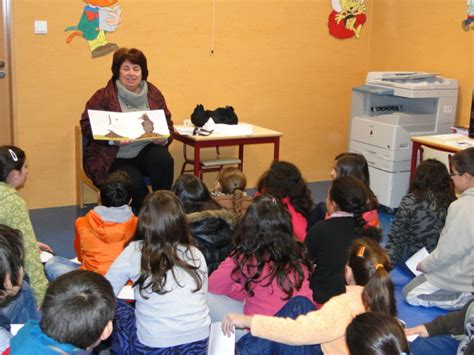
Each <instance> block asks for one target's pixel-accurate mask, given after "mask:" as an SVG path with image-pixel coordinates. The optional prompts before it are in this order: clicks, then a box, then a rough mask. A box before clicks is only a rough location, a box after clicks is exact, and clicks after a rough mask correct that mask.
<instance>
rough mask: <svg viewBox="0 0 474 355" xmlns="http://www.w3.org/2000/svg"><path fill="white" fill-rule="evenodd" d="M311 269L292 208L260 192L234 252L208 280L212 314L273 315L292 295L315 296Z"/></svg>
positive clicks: (215, 316) (216, 317) (218, 317)
mask: <svg viewBox="0 0 474 355" xmlns="http://www.w3.org/2000/svg"><path fill="white" fill-rule="evenodd" d="M310 271H311V263H310V261H309V260H308V258H307V255H306V251H305V248H304V245H303V244H302V243H300V242H298V241H297V240H296V239H295V237H294V235H293V228H292V225H291V218H290V215H289V213H288V211H287V210H286V208H285V207H284V206H283V204H282V203H281V202H280V201H278V199H276V198H274V197H273V196H270V195H260V196H258V197H256V198H255V200H254V202H253V203H252V204H251V205H250V206H249V208H248V210H247V213H246V214H245V216H244V218H243V220H242V222H241V224H240V225H239V227H238V229H237V231H236V234H235V237H234V250H233V252H232V253H231V255H230V256H229V257H228V258H227V259H226V260H224V261H223V262H222V263H221V264H220V265H219V268H218V269H217V270H216V271H215V272H214V273H213V274H212V275H211V276H210V278H209V295H208V300H209V308H210V311H211V318H212V320H213V321H220V320H221V319H222V316H223V315H225V314H226V313H228V312H230V311H240V312H242V311H243V313H244V314H248V315H252V314H265V315H274V314H275V313H277V312H278V311H279V310H280V309H281V308H282V307H283V306H284V305H285V303H287V302H288V300H289V299H291V298H292V297H295V296H304V297H306V298H308V299H311V298H312V292H311V289H310V288H309V282H308V276H309V272H310ZM218 295H219V296H218ZM240 335H241V334H240Z"/></svg>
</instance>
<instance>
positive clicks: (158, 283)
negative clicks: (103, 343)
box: [105, 190, 211, 354]
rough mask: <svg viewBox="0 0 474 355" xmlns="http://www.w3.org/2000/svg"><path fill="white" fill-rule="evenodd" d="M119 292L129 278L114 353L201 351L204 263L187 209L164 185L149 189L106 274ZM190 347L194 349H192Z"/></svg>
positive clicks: (205, 321) (205, 331) (205, 322)
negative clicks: (129, 300)
mask: <svg viewBox="0 0 474 355" xmlns="http://www.w3.org/2000/svg"><path fill="white" fill-rule="evenodd" d="M105 276H106V277H107V279H108V280H109V281H110V282H111V284H112V287H113V289H114V293H115V294H116V295H118V293H119V292H120V290H121V289H122V287H123V286H124V285H125V284H126V283H127V281H128V280H132V281H133V289H134V294H135V301H136V303H135V308H133V307H132V306H130V305H129V304H126V303H124V302H119V303H118V305H117V313H116V317H115V322H114V326H115V330H114V334H113V335H112V347H111V348H112V351H113V353H114V354H134V353H140V354H145V353H155V352H156V353H160V354H161V353H163V354H164V353H170V354H189V353H193V354H194V353H195V354H205V353H206V350H207V340H208V337H209V326H210V323H211V322H210V319H209V309H208V307H207V304H206V294H207V267H206V261H205V260H204V256H203V255H202V253H201V252H200V251H199V250H198V249H197V248H196V247H194V246H193V242H192V239H191V233H190V231H189V227H188V223H187V221H186V215H185V214H184V211H183V208H182V206H181V204H180V202H179V200H178V198H177V197H176V196H175V195H174V194H173V193H172V192H169V191H163V190H161V191H156V192H154V193H152V194H149V195H148V196H147V197H146V199H145V201H144V204H143V206H142V208H141V210H140V214H139V216H138V224H137V231H136V234H135V238H134V241H133V242H131V243H130V244H129V245H128V246H127V247H126V248H125V249H124V251H123V252H122V254H120V255H119V257H118V258H117V259H116V260H115V261H114V263H113V264H112V266H111V267H110V269H109V271H108V272H107V274H106V275H105ZM193 351H194V352H193Z"/></svg>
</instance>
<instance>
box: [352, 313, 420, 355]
mask: <svg viewBox="0 0 474 355" xmlns="http://www.w3.org/2000/svg"><path fill="white" fill-rule="evenodd" d="M346 343H347V347H348V348H349V351H350V353H351V355H400V354H405V355H409V354H410V349H409V348H408V341H407V338H406V336H405V332H404V330H403V327H402V325H401V324H400V321H398V319H396V318H394V317H391V316H389V315H386V314H382V313H377V312H367V313H362V314H359V315H358V316H356V317H355V318H354V319H353V320H352V322H351V323H350V324H349V325H348V326H347V329H346ZM415 354H418V353H415Z"/></svg>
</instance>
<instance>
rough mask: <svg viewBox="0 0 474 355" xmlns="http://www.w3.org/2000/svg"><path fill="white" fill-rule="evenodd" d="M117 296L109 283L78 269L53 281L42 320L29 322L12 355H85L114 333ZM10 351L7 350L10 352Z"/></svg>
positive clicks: (15, 340) (14, 343)
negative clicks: (113, 321)
mask: <svg viewBox="0 0 474 355" xmlns="http://www.w3.org/2000/svg"><path fill="white" fill-rule="evenodd" d="M114 311H115V297H114V294H113V291H112V287H111V286H110V284H109V283H108V282H107V280H106V279H105V278H104V277H103V276H101V275H98V274H96V273H93V272H91V271H85V270H76V271H73V272H71V273H68V274H67V275H63V276H60V277H59V278H58V279H57V280H56V281H54V282H52V283H51V284H50V285H49V287H48V289H47V291H46V296H45V298H44V302H43V305H42V307H41V314H42V315H41V321H29V322H27V323H26V324H25V325H24V327H23V328H21V329H20V331H19V332H18V334H17V335H15V336H14V337H13V338H12V339H11V342H10V349H9V352H8V353H9V354H12V355H17V354H18V355H21V354H84V353H86V352H90V351H91V350H92V349H93V348H94V347H95V346H97V345H98V344H99V343H100V342H101V341H102V340H105V339H107V338H108V337H109V336H110V334H111V333H112V329H113V326H112V320H113V318H114ZM7 351H8V350H7Z"/></svg>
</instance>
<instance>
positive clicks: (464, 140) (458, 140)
mask: <svg viewBox="0 0 474 355" xmlns="http://www.w3.org/2000/svg"><path fill="white" fill-rule="evenodd" d="M411 140H412V142H413V149H412V152H411V166H410V177H411V178H413V176H414V174H415V170H416V165H417V162H418V156H419V152H420V149H421V146H422V145H425V146H427V147H430V148H433V149H437V150H441V151H443V152H448V153H456V152H459V151H461V150H463V149H466V148H469V147H474V139H471V138H469V137H468V136H465V135H461V134H457V133H455V134H439V135H435V136H421V137H412V138H411Z"/></svg>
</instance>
